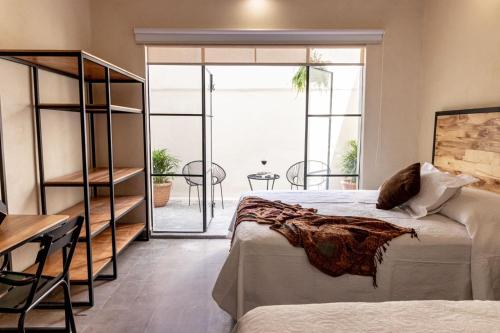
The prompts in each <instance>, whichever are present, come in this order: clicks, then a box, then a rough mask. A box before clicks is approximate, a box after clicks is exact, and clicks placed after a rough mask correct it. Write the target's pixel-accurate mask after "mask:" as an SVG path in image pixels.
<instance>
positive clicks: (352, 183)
mask: <svg viewBox="0 0 500 333" xmlns="http://www.w3.org/2000/svg"><path fill="white" fill-rule="evenodd" d="M340 169H341V170H342V172H343V173H345V174H355V173H356V172H357V170H358V142H357V141H356V140H349V141H347V149H346V151H345V152H344V154H342V158H341V161H340ZM340 183H341V184H342V188H343V189H344V190H355V189H356V188H357V183H356V177H347V178H345V179H344V180H343V181H341V182H340Z"/></svg>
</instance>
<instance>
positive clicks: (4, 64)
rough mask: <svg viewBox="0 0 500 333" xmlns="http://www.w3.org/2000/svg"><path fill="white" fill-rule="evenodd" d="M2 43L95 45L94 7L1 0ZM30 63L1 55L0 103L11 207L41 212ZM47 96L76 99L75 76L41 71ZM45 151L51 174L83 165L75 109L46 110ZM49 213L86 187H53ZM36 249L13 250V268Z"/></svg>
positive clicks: (61, 0)
mask: <svg viewBox="0 0 500 333" xmlns="http://www.w3.org/2000/svg"><path fill="white" fill-rule="evenodd" d="M0 31H1V32H2V33H1V34H0V48H2V49H37V48H41V49H82V48H88V47H89V45H90V10H89V3H88V2H87V1H77V0H69V1H68V0H46V1H28V0H15V1H14V0H3V1H1V2H0ZM30 75H31V74H30V71H29V69H28V68H27V67H26V66H23V65H20V64H15V63H12V62H9V61H6V60H0V78H1V79H0V107H1V111H2V123H3V131H4V133H3V136H4V140H5V160H6V175H7V190H8V193H7V195H8V200H9V212H10V213H14V214H37V213H38V195H37V192H38V185H37V171H38V170H37V168H36V164H35V163H36V162H35V161H36V160H35V143H34V123H33V119H34V118H33V108H32V102H31V101H32V97H31V77H30ZM40 92H41V98H42V101H46V102H49V101H52V102H54V101H59V102H71V101H74V100H75V98H76V96H77V95H76V93H77V90H76V84H75V83H74V80H69V79H66V78H61V77H60V76H59V77H57V76H55V75H53V74H49V73H46V72H40ZM43 127H44V131H43V132H44V137H43V139H44V140H45V141H44V146H45V147H44V148H45V149H44V152H45V154H46V156H45V157H46V164H45V167H46V172H47V176H48V177H53V176H56V175H62V174H65V173H67V172H72V171H76V170H79V169H81V155H80V148H79V147H80V137H79V136H75V135H74V133H79V121H78V119H77V117H75V115H68V114H60V113H59V114H56V113H55V112H48V113H44V115H43ZM48 195H49V199H48V203H49V205H48V209H49V213H54V212H57V211H59V210H61V209H63V208H66V207H68V206H69V205H71V204H74V203H75V202H76V201H78V200H79V199H80V196H81V193H79V192H78V191H75V190H71V189H68V190H61V189H60V190H58V192H53V191H49V194H48ZM32 255H33V251H31V250H29V249H27V248H21V249H20V250H19V251H16V252H15V253H14V268H15V269H21V268H23V267H25V266H26V265H28V264H29V263H30V258H31V256H32Z"/></svg>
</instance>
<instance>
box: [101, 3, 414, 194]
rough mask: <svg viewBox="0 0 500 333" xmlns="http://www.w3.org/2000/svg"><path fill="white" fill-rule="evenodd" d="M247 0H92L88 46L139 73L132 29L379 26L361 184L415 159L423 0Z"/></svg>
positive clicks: (141, 60) (374, 182)
mask: <svg viewBox="0 0 500 333" xmlns="http://www.w3.org/2000/svg"><path fill="white" fill-rule="evenodd" d="M252 3H254V2H253V1H252V0H236V1H235V0H214V1H203V2H200V1H199V0H185V1H182V2H178V1H172V0H144V1H123V0H107V1H100V0H91V16H92V26H93V32H94V33H93V34H92V51H94V52H95V53H96V54H97V55H98V56H101V57H103V58H105V59H107V60H109V61H111V62H114V63H116V64H118V65H121V66H123V67H125V68H127V69H129V70H131V71H133V72H136V73H138V74H140V75H144V68H145V66H144V64H145V57H144V48H143V46H142V45H137V44H136V43H135V41H134V35H133V28H134V27H154V28H193V29H200V28H221V29H224V28H233V29H234V28H240V29H259V28H260V29H263V28H266V29H308V28H309V29H370V28H373V29H384V30H385V37H384V44H383V45H375V46H369V47H368V50H367V62H368V67H367V75H366V80H367V81H366V89H367V91H366V94H367V98H366V105H365V110H366V118H365V119H366V122H365V125H366V126H365V132H364V138H363V142H364V143H365V145H364V146H365V150H364V161H363V165H365V166H366V167H365V170H364V175H365V178H366V179H365V181H364V182H363V187H364V188H377V187H378V186H379V185H380V184H381V183H382V182H383V181H384V179H385V178H386V177H388V176H390V175H391V174H392V173H393V172H394V171H396V170H397V169H399V168H402V167H404V166H405V165H408V164H410V163H412V162H415V160H416V159H417V145H418V144H417V139H416V138H417V130H418V123H417V120H418V112H419V103H420V97H421V96H420V89H421V77H420V74H421V56H422V52H421V29H422V19H423V4H424V1H421V0H372V1H365V0H318V1H315V2H314V4H313V5H312V4H311V3H310V2H307V1H303V0H273V1H263V2H261V3H262V4H263V6H262V7H259V8H254V7H252ZM110 17H113V20H110V19H109V18H110ZM382 63H383V65H382ZM128 152H129V153H131V152H132V151H130V150H129V151H128Z"/></svg>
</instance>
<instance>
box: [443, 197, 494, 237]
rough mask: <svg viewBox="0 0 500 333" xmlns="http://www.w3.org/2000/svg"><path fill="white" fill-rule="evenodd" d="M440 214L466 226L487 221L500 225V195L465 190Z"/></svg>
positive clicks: (447, 204) (446, 205)
mask: <svg viewBox="0 0 500 333" xmlns="http://www.w3.org/2000/svg"><path fill="white" fill-rule="evenodd" d="M439 213H440V214H442V215H444V216H447V217H449V218H450V219H452V220H455V221H457V222H459V223H462V224H465V225H470V224H471V223H473V222H474V221H485V220H495V221H498V223H500V195H499V194H496V193H493V192H488V191H484V190H479V189H474V188H464V189H463V191H462V193H460V195H457V196H456V197H454V198H453V199H451V200H450V201H448V202H447V203H446V204H445V205H443V207H442V208H441V211H440V212H439ZM497 236H498V235H495V237H497Z"/></svg>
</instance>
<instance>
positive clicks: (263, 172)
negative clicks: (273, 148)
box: [260, 159, 267, 175]
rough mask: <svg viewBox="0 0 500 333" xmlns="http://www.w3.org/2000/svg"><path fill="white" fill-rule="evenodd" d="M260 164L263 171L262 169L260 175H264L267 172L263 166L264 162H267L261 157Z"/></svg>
mask: <svg viewBox="0 0 500 333" xmlns="http://www.w3.org/2000/svg"><path fill="white" fill-rule="evenodd" d="M260 164H262V166H263V168H262V169H263V171H262V175H265V174H266V173H267V171H266V168H265V166H266V164H267V160H264V159H262V160H261V161H260Z"/></svg>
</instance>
